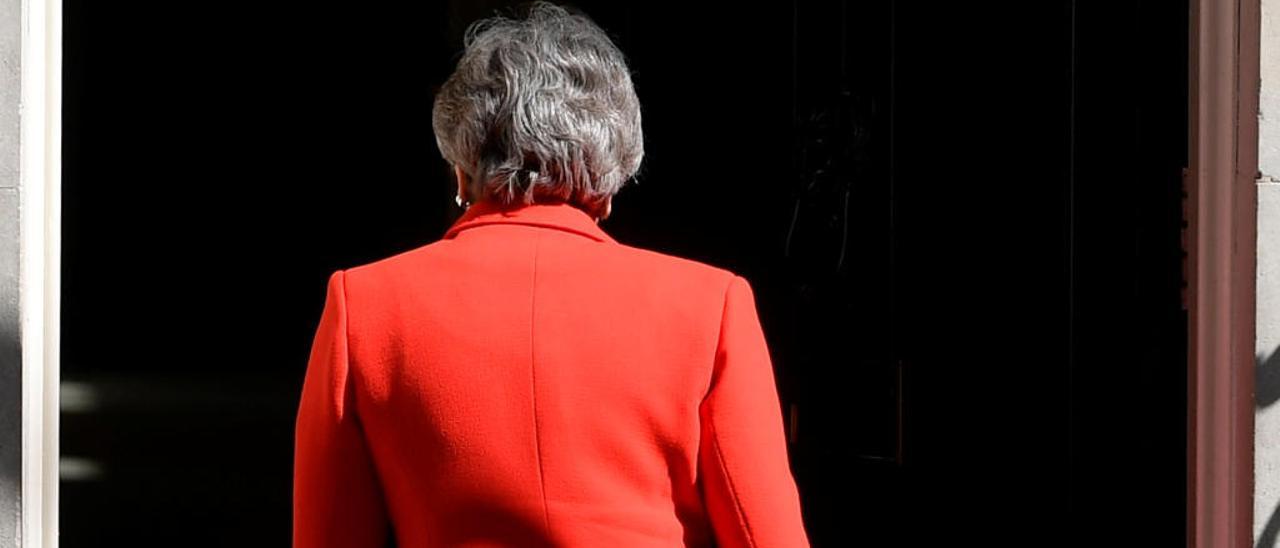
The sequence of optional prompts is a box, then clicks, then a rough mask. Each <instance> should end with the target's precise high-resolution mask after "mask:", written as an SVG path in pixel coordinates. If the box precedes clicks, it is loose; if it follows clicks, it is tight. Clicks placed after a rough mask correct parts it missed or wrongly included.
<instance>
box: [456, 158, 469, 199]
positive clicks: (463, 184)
mask: <svg viewBox="0 0 1280 548" xmlns="http://www.w3.org/2000/svg"><path fill="white" fill-rule="evenodd" d="M453 178H454V179H455V180H456V181H457V183H458V196H461V197H462V200H463V201H465V202H469V201H471V197H469V196H467V174H466V173H463V171H462V166H458V165H455V166H453Z"/></svg>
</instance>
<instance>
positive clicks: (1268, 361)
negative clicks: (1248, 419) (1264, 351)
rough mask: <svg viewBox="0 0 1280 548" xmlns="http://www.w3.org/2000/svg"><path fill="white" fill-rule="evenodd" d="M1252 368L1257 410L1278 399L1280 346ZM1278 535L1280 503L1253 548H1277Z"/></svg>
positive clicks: (1279, 391) (1259, 358)
mask: <svg viewBox="0 0 1280 548" xmlns="http://www.w3.org/2000/svg"><path fill="white" fill-rule="evenodd" d="M1256 360H1257V361H1256V362H1255V364H1256V368H1255V370H1254V394H1255V398H1256V399H1257V404H1256V405H1257V408H1258V410H1262V409H1266V408H1268V407H1270V406H1272V405H1274V404H1275V403H1276V400H1280V347H1277V348H1276V349H1274V350H1272V351H1271V355H1269V356H1263V355H1261V354H1259V355H1258V356H1257V357H1256ZM1277 537H1280V505H1277V506H1276V508H1275V509H1273V510H1272V511H1271V517H1270V518H1267V525H1266V527H1263V528H1262V533H1261V534H1259V535H1258V543H1257V544H1255V545H1254V548H1277V546H1280V545H1277V544H1276V540H1277Z"/></svg>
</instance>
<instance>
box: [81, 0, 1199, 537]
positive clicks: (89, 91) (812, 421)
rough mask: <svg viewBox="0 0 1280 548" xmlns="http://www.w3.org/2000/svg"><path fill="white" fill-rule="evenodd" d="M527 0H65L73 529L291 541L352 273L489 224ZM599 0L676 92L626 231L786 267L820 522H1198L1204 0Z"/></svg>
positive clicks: (774, 276) (1139, 525) (775, 329)
mask: <svg viewBox="0 0 1280 548" xmlns="http://www.w3.org/2000/svg"><path fill="white" fill-rule="evenodd" d="M509 4H511V3H510V2H429V3H413V4H404V5H397V6H396V7H385V6H384V7H379V8H374V7H361V6H356V5H334V6H332V7H329V6H321V5H314V6H308V7H307V8H306V9H301V8H286V7H283V6H276V5H261V6H255V7H253V8H252V9H246V8H242V7H236V6H233V5H225V6H222V5H219V6H209V5H196V4H178V5H169V4H165V5H163V6H161V5H159V4H156V5H149V6H143V5H122V4H107V3H101V2H98V3H95V2H85V1H71V0H69V1H68V2H67V3H66V5H65V13H66V23H65V36H66V46H65V63H66V66H65V75H64V78H65V81H64V87H65V93H66V97H65V101H64V103H65V109H66V111H65V113H64V121H65V128H64V136H65V143H64V147H65V149H64V191H63V196H64V206H65V212H64V219H65V226H64V229H63V230H64V245H63V249H64V256H65V258H64V260H63V264H64V273H63V283H64V286H63V306H64V309H63V318H64V325H63V344H64V346H63V350H62V360H63V364H64V365H63V367H64V369H63V378H64V380H65V381H67V382H68V390H69V392H68V395H69V396H72V397H70V398H68V402H69V405H70V407H68V408H66V409H64V414H63V417H62V425H63V434H62V448H63V455H64V457H66V458H67V461H68V462H69V463H71V464H72V465H73V466H69V467H68V474H69V475H68V476H67V477H65V478H64V481H63V483H62V487H61V490H62V492H61V504H62V508H61V525H62V537H61V540H62V543H63V544H64V545H65V546H68V547H73V548H74V547H78V546H98V545H116V544H122V545H124V544H128V545H135V546H137V545H157V546H161V545H183V546H192V545H205V544H207V545H219V546H220V545H238V546H243V545H262V546H280V545H286V544H287V543H288V539H289V524H290V513H289V499H290V489H291V477H290V474H291V458H292V433H293V430H292V428H293V419H294V413H295V405H296V402H297V399H296V398H297V395H298V391H299V390H300V386H301V379H302V373H303V368H304V366H305V363H306V356H307V349H308V346H309V344H310V340H311V336H312V331H313V329H314V328H315V323H316V321H317V320H318V317H319V312H320V307H321V305H322V304H323V303H322V298H323V290H324V282H325V279H326V276H327V275H328V273H329V272H331V271H332V270H334V269H337V268H345V267H348V266H352V265H355V264H360V263H363V262H368V261H371V260H374V259H377V258H381V257H384V256H387V255H390V254H392V253H396V252H399V251H403V250H406V249H409V248H412V247H415V246H418V245H422V244H425V243H428V242H430V241H433V240H435V239H436V238H438V237H439V236H440V235H441V234H442V232H443V230H444V228H445V227H446V226H447V225H448V224H449V223H450V222H451V221H452V219H453V218H454V217H455V216H456V215H457V210H456V208H455V207H454V206H453V201H452V196H453V195H452V193H451V189H450V185H449V182H448V179H447V176H448V172H447V170H446V167H445V165H444V163H443V161H441V160H440V159H439V155H438V153H437V152H436V149H435V143H434V140H433V137H432V134H431V129H430V107H431V98H432V94H433V90H434V87H435V86H436V85H438V84H439V83H440V82H442V81H443V79H444V78H445V77H446V76H447V74H448V72H449V70H450V69H451V64H452V62H453V60H454V55H455V54H456V53H457V52H458V51H459V49H460V47H461V32H462V29H463V28H465V26H466V24H467V23H469V22H470V21H472V20H474V19H475V18H477V17H481V16H485V15H489V14H491V13H492V12H493V10H495V9H504V8H505V7H506V6H508V5H509ZM578 5H579V6H580V7H581V8H582V9H584V10H585V11H586V12H587V13H588V14H590V15H591V16H592V17H593V18H595V19H596V20H597V21H598V22H599V23H600V24H601V26H603V27H604V28H606V29H607V30H609V31H610V32H611V33H612V34H613V35H614V36H615V38H616V40H617V42H618V44H619V46H620V47H621V48H622V50H623V51H624V52H625V53H626V54H627V55H628V56H629V58H630V60H631V63H632V69H633V72H634V80H635V82H636V86H637V92H638V94H639V96H640V100H641V102H642V104H643V106H644V109H645V111H644V122H645V133H646V143H647V144H646V158H645V165H644V167H643V168H642V172H641V174H640V177H639V184H637V185H635V186H632V187H629V188H627V189H625V190H624V191H623V192H622V194H620V195H619V196H618V198H617V200H616V201H615V213H614V215H613V217H612V218H611V219H610V220H608V221H606V223H605V224H604V225H602V226H604V227H605V228H606V230H608V231H609V232H610V233H611V234H613V235H615V236H616V237H617V239H619V240H620V241H622V242H624V243H628V244H632V245H636V246H640V247H648V248H653V249H656V250H660V251H663V252H667V253H671V254H676V255H681V256H685V257H689V258H693V259H696V260H702V261H705V262H708V263H712V264H715V265H718V266H723V267H726V268H729V269H732V270H735V271H738V272H740V273H741V274H743V275H744V276H745V277H747V278H748V279H749V280H750V281H751V282H752V284H753V286H754V287H755V288H756V294H757V296H758V305H759V308H760V312H761V317H762V322H763V323H764V328H765V330H766V333H767V335H768V337H769V342H770V348H771V350H772V352H773V357H774V361H775V365H776V368H777V373H778V380H779V386H780V390H781V395H782V404H783V410H784V413H786V418H787V424H788V437H789V440H790V443H789V448H790V450H791V455H792V462H793V467H794V472H795V476H796V479H797V482H798V485H799V488H800V490H801V494H802V498H803V503H804V505H805V514H806V523H807V525H808V527H809V532H810V535H811V538H812V540H813V542H814V545H815V546H851V545H866V546H930V545H934V544H936V543H943V542H956V541H979V542H981V543H982V544H983V545H992V544H996V545H1004V544H1009V545H1037V546H1043V545H1072V546H1083V545H1094V544H1097V539H1099V538H1107V539H1109V540H1108V541H1107V544H1116V545H1131V546H1176V545H1180V544H1181V543H1182V542H1183V540H1182V539H1183V536H1184V528H1185V498H1184V497H1185V473H1186V462H1185V451H1186V446H1185V443H1186V439H1185V436H1186V431H1185V428H1186V315H1185V312H1184V310H1183V308H1182V304H1181V296H1180V295H1181V291H1182V275H1181V268H1182V265H1181V261H1182V251H1181V246H1180V231H1181V230H1182V226H1183V221H1182V183H1181V169H1182V167H1183V166H1185V165H1186V142H1187V133H1186V132H1187V117H1186V103H1187V57H1186V56H1187V10H1188V6H1187V4H1186V3H1185V2H1181V1H1175V2H1141V1H1138V0H1120V1H1117V2H1109V3H1107V4H1106V5H1105V7H1102V6H1100V5H1099V6H1094V5H1090V6H1083V5H1082V6H1077V5H1076V4H1075V3H1074V2H1068V1H1053V2H1024V3H1022V4H1020V5H1017V6H1015V7H996V6H985V5H979V6H975V5H971V4H965V3H950V4H946V5H943V6H941V7H939V6H932V5H931V6H929V7H928V8H925V7H923V6H920V5H915V4H907V3H902V2H894V1H891V0H874V1H867V2H854V1H849V2H821V3H811V2H795V3H775V4H760V5H757V6H755V7H753V8H746V7H744V6H745V5H744V4H726V5H723V6H711V5H706V4H705V3H696V2H687V3H683V4H681V5H680V6H679V8H678V9H677V8H674V7H671V6H665V5H664V6H658V5H653V4H651V3H620V2H603V1H601V2H581V3H579V4H578ZM1104 532H1105V533H1106V534H1107V536H1106V537H1103V536H1102V534H1103V533H1104ZM1112 541H1114V542H1112Z"/></svg>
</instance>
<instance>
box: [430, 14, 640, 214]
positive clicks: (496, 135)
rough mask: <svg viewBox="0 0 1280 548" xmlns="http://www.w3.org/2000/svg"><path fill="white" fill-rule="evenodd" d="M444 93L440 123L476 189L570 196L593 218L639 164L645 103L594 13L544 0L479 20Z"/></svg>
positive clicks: (530, 198) (447, 152) (474, 193)
mask: <svg viewBox="0 0 1280 548" xmlns="http://www.w3.org/2000/svg"><path fill="white" fill-rule="evenodd" d="M463 44H464V50H465V51H464V52H463V54H462V57H461V58H460V59H459V61H458V65H457V68H456V69H455V70H454V72H453V74H452V75H451V76H449V79H448V80H447V81H445V83H444V85H443V86H441V88H440V90H439V92H438V93H437V94H436V98H435V104H434V108H433V111H432V120H431V124H432V129H433V130H434V131H435V137H436V145H437V146H439V147H440V153H441V154H442V155H443V156H444V159H445V160H446V161H448V162H449V163H451V164H453V165H454V166H458V167H461V168H462V171H463V172H464V173H465V174H466V175H467V177H468V178H469V183H468V184H469V186H468V189H467V190H468V193H469V195H470V196H471V197H472V199H473V200H475V199H479V198H481V197H485V198H491V199H496V200H498V201H499V202H500V203H503V204H509V203H512V202H515V201H516V200H520V201H522V202H523V203H526V204H528V203H534V202H541V201H543V200H546V199H550V200H563V201H567V202H570V203H573V204H575V205H577V206H578V207H580V208H582V209H584V210H586V211H587V212H588V213H591V214H593V215H594V216H601V215H602V214H603V208H604V202H605V200H606V199H607V198H608V197H610V196H612V195H614V194H615V193H617V192H618V190H620V189H621V188H622V186H623V185H624V184H625V183H626V182H627V181H628V180H630V179H631V178H632V177H633V176H634V175H635V174H636V172H637V171H638V170H639V168H640V160H641V158H643V157H644V135H643V133H642V131H641V128H640V101H639V100H638V99H637V98H636V92H635V88H634V86H633V85H632V83H631V74H630V70H629V69H628V68H627V62H626V59H625V57H624V56H623V54H622V52H621V51H619V50H618V48H617V47H616V46H615V45H614V43H613V41H612V40H610V39H609V36H608V35H607V34H606V33H605V31H604V30H602V29H601V28H600V27H598V26H596V24H595V23H594V22H592V21H591V19H589V18H588V17H587V16H585V15H581V14H577V13H570V12H569V11H567V10H565V9H564V8H562V7H559V6H556V5H554V4H550V3H546V2H535V3H534V4H533V5H532V7H531V8H530V10H529V13H528V16H527V17H526V18H524V19H523V20H513V19H508V18H506V17H503V16H500V15H496V16H494V17H491V18H488V19H482V20H480V21H476V22H475V23H472V24H471V26H469V27H468V28H467V30H466V32H465V36H464V38H463Z"/></svg>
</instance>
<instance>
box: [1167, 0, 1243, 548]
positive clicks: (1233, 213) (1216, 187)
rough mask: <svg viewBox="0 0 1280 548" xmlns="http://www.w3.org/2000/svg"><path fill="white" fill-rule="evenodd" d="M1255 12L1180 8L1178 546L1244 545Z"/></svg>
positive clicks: (1220, 5)
mask: <svg viewBox="0 0 1280 548" xmlns="http://www.w3.org/2000/svg"><path fill="white" fill-rule="evenodd" d="M1259 8H1260V6H1259V2H1258V0H1232V1H1228V2H1221V1H1214V0H1192V2H1191V5H1190V9H1191V14H1190V16H1191V17H1190V21H1191V24H1190V28H1189V39H1190V43H1189V47H1190V55H1189V66H1188V70H1189V73H1188V81H1189V86H1190V89H1189V102H1188V103H1189V104H1188V124H1189V128H1188V129H1189V132H1188V136H1189V142H1188V163H1189V166H1188V169H1187V185H1186V189H1187V210H1186V215H1185V218H1186V219H1187V222H1188V227H1187V233H1186V235H1187V253H1188V262H1187V272H1186V274H1187V305H1188V330H1189V332H1188V335H1189V337H1188V342H1189V346H1188V352H1187V359H1188V364H1187V365H1188V368H1187V373H1188V378H1187V381H1188V384H1187V398H1188V400H1187V404H1188V407H1187V546H1188V547H1190V548H1209V547H1213V548H1218V547H1228V546H1229V547H1235V548H1248V547H1250V546H1251V545H1252V542H1253V539H1252V535H1253V473H1254V470H1253V443H1254V436H1253V420H1254V396H1253V387H1254V377H1253V376H1254V332H1255V326H1254V322H1255V318H1254V303H1255V283H1256V280H1255V271H1256V261H1257V187H1256V179H1257V171H1258V117H1257V114H1258V82H1259V68H1260V67H1259V54H1260V50H1259V47H1260V13H1259Z"/></svg>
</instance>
